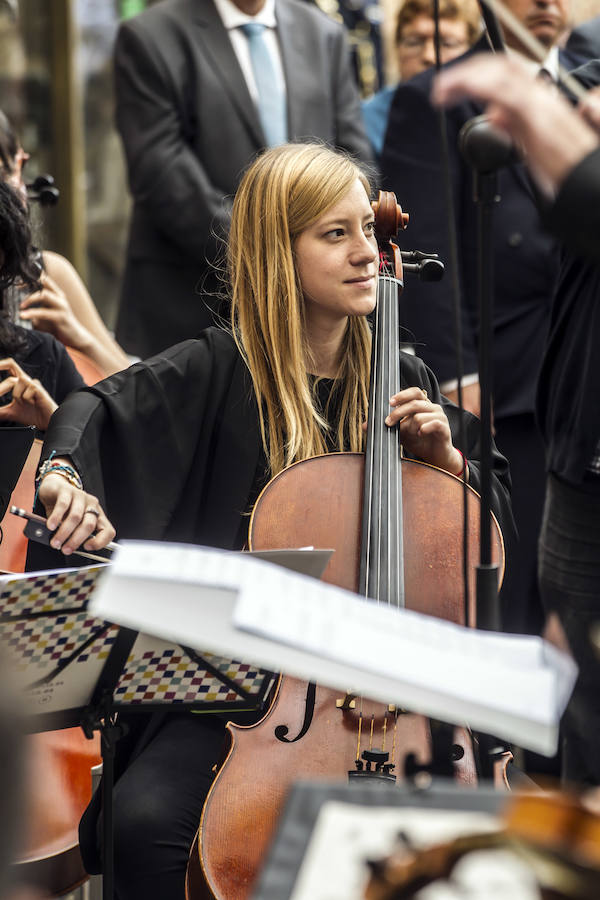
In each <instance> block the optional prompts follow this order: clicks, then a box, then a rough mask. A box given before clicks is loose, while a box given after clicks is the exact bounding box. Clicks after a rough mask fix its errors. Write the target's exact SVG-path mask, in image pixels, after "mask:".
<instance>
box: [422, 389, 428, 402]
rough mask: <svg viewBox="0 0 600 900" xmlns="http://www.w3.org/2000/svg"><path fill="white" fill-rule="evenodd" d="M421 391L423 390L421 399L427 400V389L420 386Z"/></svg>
mask: <svg viewBox="0 0 600 900" xmlns="http://www.w3.org/2000/svg"><path fill="white" fill-rule="evenodd" d="M421 391H422V392H423V400H427V391H426V390H425V388H421Z"/></svg>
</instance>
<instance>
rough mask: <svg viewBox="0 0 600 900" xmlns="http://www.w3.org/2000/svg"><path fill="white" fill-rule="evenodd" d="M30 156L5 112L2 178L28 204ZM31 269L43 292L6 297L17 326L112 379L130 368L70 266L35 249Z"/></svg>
mask: <svg viewBox="0 0 600 900" xmlns="http://www.w3.org/2000/svg"><path fill="white" fill-rule="evenodd" d="M28 159H29V155H28V154H27V153H26V152H25V150H24V149H23V147H22V146H21V143H20V142H19V139H18V137H17V135H16V134H15V131H14V130H13V128H12V126H11V124H10V122H9V120H8V119H7V117H6V115H5V114H4V113H3V112H2V111H1V110H0V178H1V179H2V180H3V181H4V182H6V183H7V184H9V185H11V187H13V188H14V190H15V191H16V192H17V193H18V194H19V195H20V196H21V199H22V202H23V203H24V204H25V205H27V186H26V184H25V181H24V178H23V173H24V169H25V165H26V163H27V160H28ZM32 265H34V267H35V266H37V269H38V272H37V279H38V280H39V288H38V290H37V291H35V292H34V293H33V294H29V295H28V294H27V292H26V291H24V290H23V288H22V287H21V286H20V285H19V284H15V286H14V290H12V291H11V292H9V293H8V294H7V297H6V306H7V311H8V312H9V315H10V316H11V318H12V320H13V322H15V323H16V324H19V325H21V326H23V325H26V324H29V326H30V327H33V328H36V329H37V330H38V331H45V332H48V333H49V334H52V335H54V337H55V338H57V340H59V341H60V342H61V343H62V344H64V345H65V346H67V347H71V348H73V349H74V350H78V351H79V352H80V353H84V354H85V355H86V356H87V357H88V358H89V359H90V360H91V361H92V362H93V363H94V364H95V365H96V366H97V367H98V368H99V369H100V370H101V372H102V373H103V374H104V375H112V374H113V373H114V372H118V371H120V370H121V369H124V368H126V367H127V366H128V365H129V362H130V360H129V357H128V356H127V355H126V354H125V353H124V352H123V351H122V350H121V348H120V347H119V345H118V344H117V343H116V341H115V340H114V338H113V337H112V336H111V334H110V332H109V331H108V329H107V328H106V326H105V325H104V323H103V321H102V319H101V318H100V315H99V313H98V310H97V309H96V306H95V305H94V301H93V300H92V298H91V297H90V295H89V293H88V291H87V288H86V287H85V285H84V283H83V281H82V280H81V278H80V277H79V275H78V274H77V272H76V270H75V269H74V268H73V266H72V265H71V263H70V262H69V261H68V260H67V259H65V257H64V256H61V255H60V254H58V253H53V252H52V251H50V250H44V251H42V252H38V251H35V250H33V249H32Z"/></svg>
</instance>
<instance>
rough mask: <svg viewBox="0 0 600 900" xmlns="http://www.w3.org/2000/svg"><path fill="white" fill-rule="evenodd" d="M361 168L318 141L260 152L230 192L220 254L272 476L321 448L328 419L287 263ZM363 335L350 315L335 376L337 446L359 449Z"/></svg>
mask: <svg viewBox="0 0 600 900" xmlns="http://www.w3.org/2000/svg"><path fill="white" fill-rule="evenodd" d="M357 178H359V179H360V180H361V182H362V183H363V185H364V187H365V191H366V192H367V196H369V194H370V185H369V182H368V180H367V178H366V176H365V175H364V173H363V172H362V171H361V170H360V169H359V168H358V166H357V165H356V164H355V163H354V162H353V161H352V160H351V159H350V158H349V157H348V156H346V155H344V154H342V153H338V152H335V151H333V150H330V149H328V148H327V147H324V146H321V145H319V144H285V145H283V146H281V147H276V148H274V149H271V150H267V151H266V152H265V153H263V154H262V155H261V156H260V157H259V158H258V159H257V160H256V161H255V162H254V163H253V164H252V165H251V166H250V168H249V169H248V171H247V172H246V174H245V175H244V177H243V179H242V182H241V184H240V186H239V188H238V191H237V193H236V196H235V200H234V204H233V211H232V216H231V228H230V233H229V243H228V251H227V262H228V271H229V278H230V285H231V292H232V304H231V323H232V328H233V334H234V338H235V340H236V343H237V345H238V348H239V350H240V353H241V354H242V356H243V357H244V359H245V361H246V363H247V365H248V368H249V370H250V374H251V376H252V382H253V385H254V391H255V394H256V398H257V402H258V410H259V417H260V430H261V435H262V441H263V445H264V448H265V453H266V455H267V460H268V462H269V467H270V472H271V475H276V474H277V473H278V472H279V471H281V469H283V468H284V467H285V466H288V465H290V464H291V463H292V462H295V461H297V460H301V459H307V458H308V457H310V456H315V455H317V454H319V453H324V452H326V448H327V445H326V436H327V432H328V426H327V422H326V421H325V420H324V418H323V415H322V414H321V412H320V410H319V409H318V406H317V404H316V392H315V385H314V384H311V380H310V377H309V375H308V371H307V366H308V367H310V365H311V363H312V358H311V353H310V348H309V346H308V342H307V339H306V330H305V321H304V300H303V295H302V287H301V285H300V282H299V278H298V274H297V271H296V266H295V260H294V243H295V240H296V238H297V237H298V235H299V234H300V233H301V232H302V231H303V230H304V229H305V228H307V227H308V226H309V225H311V224H312V223H313V222H315V221H316V220H317V219H318V218H320V216H322V215H323V214H324V213H325V212H327V210H328V209H330V208H331V207H332V206H334V204H335V203H336V202H337V201H338V200H340V199H341V198H342V197H343V196H344V195H345V194H346V193H347V192H348V191H349V190H350V188H351V187H352V186H353V184H354V183H355V181H356V179H357ZM370 350H371V333H370V329H369V326H368V323H367V321H366V319H365V318H364V317H362V316H360V317H356V316H352V317H350V318H349V321H348V328H347V329H346V334H345V339H344V346H343V347H342V352H341V355H340V363H339V367H338V371H337V373H336V377H335V387H339V389H340V390H341V391H342V393H341V402H340V417H339V425H338V429H337V435H336V446H337V447H338V449H340V450H345V449H349V450H352V451H357V450H360V449H361V448H362V439H363V434H362V428H361V425H362V422H363V420H364V419H365V417H366V414H367V403H368V380H369V359H370Z"/></svg>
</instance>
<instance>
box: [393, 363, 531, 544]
mask: <svg viewBox="0 0 600 900" xmlns="http://www.w3.org/2000/svg"><path fill="white" fill-rule="evenodd" d="M412 385H416V386H418V387H422V388H425V390H426V391H427V394H428V396H429V398H430V399H431V400H432V401H433V402H434V403H439V404H440V405H441V406H442V408H443V410H444V412H445V413H446V415H447V417H448V422H449V423H450V431H451V432H452V442H453V444H454V446H455V447H456V448H457V449H458V450H460V451H461V453H462V454H463V455H464V457H465V459H466V460H467V463H468V466H469V484H470V486H471V487H472V488H473V489H474V490H475V491H477V492H480V491H481V422H480V420H479V419H478V418H477V417H476V416H473V415H472V414H471V413H470V412H467V411H466V410H462V411H461V410H460V409H459V408H458V406H455V404H454V403H451V402H450V400H448V399H447V397H444V396H443V394H442V393H441V392H440V388H439V384H438V381H437V378H436V377H435V375H434V374H433V372H432V371H431V369H429V368H428V367H427V366H425V365H424V364H423V363H422V362H421V360H419V359H418V358H416V357H411V356H408V355H407V354H404V353H403V354H402V386H403V387H408V386H412ZM461 424H462V426H463V428H462V431H463V433H464V440H461ZM510 491H511V480H510V470H509V466H508V460H507V459H506V457H504V456H503V455H502V454H501V453H500V451H499V450H498V448H497V447H496V444H495V443H494V440H493V439H492V512H493V513H494V515H495V516H496V518H497V520H498V523H499V525H500V529H501V531H502V533H503V535H504V536H505V541H506V539H507V538H509V537H511V538H512V537H514V538H515V539H516V528H515V523H514V519H513V514H512V507H511V502H510Z"/></svg>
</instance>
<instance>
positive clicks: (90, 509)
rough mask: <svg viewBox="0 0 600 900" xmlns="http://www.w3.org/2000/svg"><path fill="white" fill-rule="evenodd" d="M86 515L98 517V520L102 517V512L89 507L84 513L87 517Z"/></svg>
mask: <svg viewBox="0 0 600 900" xmlns="http://www.w3.org/2000/svg"><path fill="white" fill-rule="evenodd" d="M86 513H90V515H92V516H96V518H98V516H99V515H100V510H99V509H95V508H94V507H93V506H88V507H87V508H86V510H85V512H84V515H85V514H86Z"/></svg>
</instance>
